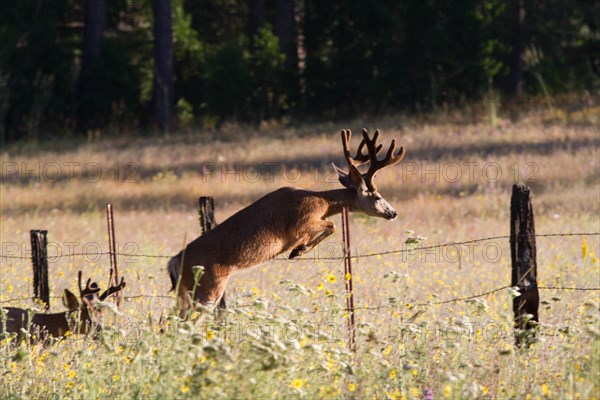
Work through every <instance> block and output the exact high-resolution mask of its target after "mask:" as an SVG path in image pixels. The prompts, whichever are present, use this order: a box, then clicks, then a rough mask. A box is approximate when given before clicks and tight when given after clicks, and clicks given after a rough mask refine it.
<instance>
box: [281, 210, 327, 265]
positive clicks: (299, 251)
mask: <svg viewBox="0 0 600 400" xmlns="http://www.w3.org/2000/svg"><path fill="white" fill-rule="evenodd" d="M333 232H335V225H334V224H333V222H331V221H327V220H323V219H321V220H319V221H318V222H316V223H315V224H314V225H313V226H312V227H311V228H310V231H309V235H308V237H309V238H311V237H312V239H310V240H309V241H308V243H302V244H300V245H298V246H296V247H295V248H294V249H293V250H292V251H291V253H290V257H289V258H290V260H291V259H292V258H296V257H298V256H301V255H303V254H306V253H308V252H309V251H311V250H312V249H313V248H314V247H315V246H316V245H318V244H319V243H321V242H322V241H323V240H324V239H325V238H326V237H328V236H330V235H331V234H333Z"/></svg>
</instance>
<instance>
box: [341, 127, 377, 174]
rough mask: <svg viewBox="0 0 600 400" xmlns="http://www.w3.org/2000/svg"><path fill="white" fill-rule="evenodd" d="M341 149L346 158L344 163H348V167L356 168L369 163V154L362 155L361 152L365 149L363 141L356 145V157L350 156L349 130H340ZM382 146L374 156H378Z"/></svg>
mask: <svg viewBox="0 0 600 400" xmlns="http://www.w3.org/2000/svg"><path fill="white" fill-rule="evenodd" d="M341 133H342V148H343V149H344V157H346V162H347V163H348V167H350V166H351V165H354V166H355V167H358V166H359V165H362V164H364V163H366V162H367V161H369V154H363V152H362V150H363V148H364V147H365V140H364V139H363V140H362V141H361V142H360V144H359V145H358V149H357V150H356V155H355V156H354V157H352V155H351V154H350V138H351V137H352V131H351V130H350V129H342V132H341ZM381 147H382V145H379V147H378V148H377V150H376V152H375V153H376V154H379V152H380V151H381Z"/></svg>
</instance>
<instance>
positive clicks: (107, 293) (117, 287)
mask: <svg viewBox="0 0 600 400" xmlns="http://www.w3.org/2000/svg"><path fill="white" fill-rule="evenodd" d="M125 285H126V283H125V279H124V278H123V277H121V282H119V284H118V285H115V286H111V287H109V288H108V289H107V290H106V291H105V292H104V293H102V294H101V295H100V301H104V299H106V298H107V297H108V296H110V295H111V294H114V293H117V292H118V291H119V290H121V289H123V288H124V287H125Z"/></svg>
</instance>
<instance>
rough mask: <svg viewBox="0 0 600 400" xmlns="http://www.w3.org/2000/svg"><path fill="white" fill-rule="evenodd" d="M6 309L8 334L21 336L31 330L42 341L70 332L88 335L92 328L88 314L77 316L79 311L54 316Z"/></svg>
mask: <svg viewBox="0 0 600 400" xmlns="http://www.w3.org/2000/svg"><path fill="white" fill-rule="evenodd" d="M4 309H5V310H6V332H15V333H18V334H21V333H22V330H29V331H30V332H31V333H32V334H35V335H38V334H39V339H41V340H44V339H46V338H47V337H61V336H65V334H66V333H67V332H69V331H71V332H76V333H81V334H87V333H89V329H90V326H91V320H90V318H89V315H88V313H87V312H82V313H81V314H79V316H77V314H76V311H77V310H75V311H74V312H67V311H63V312H60V313H54V314H41V313H35V314H30V313H29V312H28V311H27V310H24V309H22V308H16V307H5V308H4ZM30 317H31V318H30ZM78 322H79V323H78Z"/></svg>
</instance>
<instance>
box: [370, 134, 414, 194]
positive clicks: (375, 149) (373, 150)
mask: <svg viewBox="0 0 600 400" xmlns="http://www.w3.org/2000/svg"><path fill="white" fill-rule="evenodd" d="M362 134H363V143H364V144H365V145H366V146H367V150H368V151H369V161H371V164H370V165H369V170H368V171H367V173H366V174H364V175H363V177H364V180H365V184H366V185H367V188H368V189H369V191H370V192H376V191H377V186H375V182H374V181H373V179H374V178H375V175H376V174H377V172H378V171H379V170H381V169H383V168H385V167H389V166H390V165H394V164H397V163H399V162H400V161H401V160H402V159H403V158H404V155H405V154H406V151H405V150H404V146H401V147H400V149H399V150H398V153H396V155H394V151H395V150H396V139H394V140H392V144H391V145H390V148H389V149H388V152H387V154H386V156H385V158H384V159H383V160H379V159H377V155H378V154H379V152H380V151H381V147H382V145H381V144H380V145H377V140H378V139H379V134H380V132H379V129H377V130H376V131H375V134H374V135H373V139H370V138H369V131H368V130H367V129H366V128H365V129H363V131H362ZM361 155H362V153H361Z"/></svg>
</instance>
